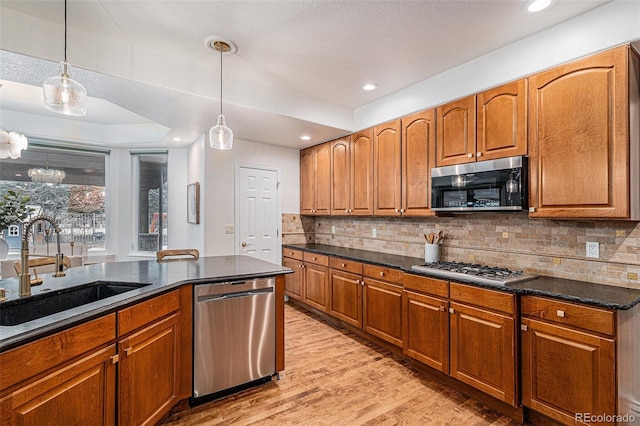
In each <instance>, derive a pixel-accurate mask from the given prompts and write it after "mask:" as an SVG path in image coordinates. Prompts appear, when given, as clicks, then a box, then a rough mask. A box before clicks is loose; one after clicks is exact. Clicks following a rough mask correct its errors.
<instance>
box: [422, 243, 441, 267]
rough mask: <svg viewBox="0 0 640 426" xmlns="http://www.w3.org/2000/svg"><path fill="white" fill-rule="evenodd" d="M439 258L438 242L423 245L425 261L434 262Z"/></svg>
mask: <svg viewBox="0 0 640 426" xmlns="http://www.w3.org/2000/svg"><path fill="white" fill-rule="evenodd" d="M439 260H440V244H425V245H424V261H425V263H435V262H437V261H439Z"/></svg>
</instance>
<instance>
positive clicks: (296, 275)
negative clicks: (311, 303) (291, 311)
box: [282, 257, 304, 300]
mask: <svg viewBox="0 0 640 426" xmlns="http://www.w3.org/2000/svg"><path fill="white" fill-rule="evenodd" d="M282 265H283V266H286V267H287V268H291V269H293V274H286V275H285V276H284V294H286V295H287V296H289V297H291V298H293V299H298V300H302V299H303V298H304V296H303V293H302V280H303V278H304V277H303V276H302V261H300V260H297V259H291V258H289V257H284V258H282Z"/></svg>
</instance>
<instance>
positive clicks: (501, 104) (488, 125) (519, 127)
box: [476, 79, 527, 161]
mask: <svg viewBox="0 0 640 426" xmlns="http://www.w3.org/2000/svg"><path fill="white" fill-rule="evenodd" d="M526 98H527V86H526V80H524V79H523V80H518V81H514V82H513V83H508V84H505V85H502V86H500V87H496V88H494V89H491V90H487V91H485V92H482V93H480V94H478V95H477V99H478V102H477V103H478V105H477V107H478V112H477V113H478V124H477V130H478V133H477V144H476V146H477V148H476V160H478V161H480V160H493V159H495V158H504V157H513V156H516V155H525V154H526V153H527V111H526V109H527V102H526Z"/></svg>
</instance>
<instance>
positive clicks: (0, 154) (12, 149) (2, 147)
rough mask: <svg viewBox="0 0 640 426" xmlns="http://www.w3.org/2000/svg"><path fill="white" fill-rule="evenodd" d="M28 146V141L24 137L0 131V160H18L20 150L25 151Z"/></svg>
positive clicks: (20, 153)
mask: <svg viewBox="0 0 640 426" xmlns="http://www.w3.org/2000/svg"><path fill="white" fill-rule="evenodd" d="M28 145H29V140H28V139H27V137H26V136H25V135H21V134H19V133H16V132H7V131H6V130H2V129H0V158H11V159H12V160H15V159H17V158H20V156H21V155H22V150H23V149H27V146H28Z"/></svg>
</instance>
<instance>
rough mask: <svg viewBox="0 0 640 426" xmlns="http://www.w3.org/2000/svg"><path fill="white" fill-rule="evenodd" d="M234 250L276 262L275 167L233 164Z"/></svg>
mask: <svg viewBox="0 0 640 426" xmlns="http://www.w3.org/2000/svg"><path fill="white" fill-rule="evenodd" d="M236 228H237V229H236V253H237V254H247V255H250V256H253V257H257V258H258V259H262V260H266V261H268V262H273V263H278V264H279V263H280V250H279V247H280V204H279V200H278V171H277V170H275V169H268V168H264V167H259V166H248V165H240V164H238V165H236Z"/></svg>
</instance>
